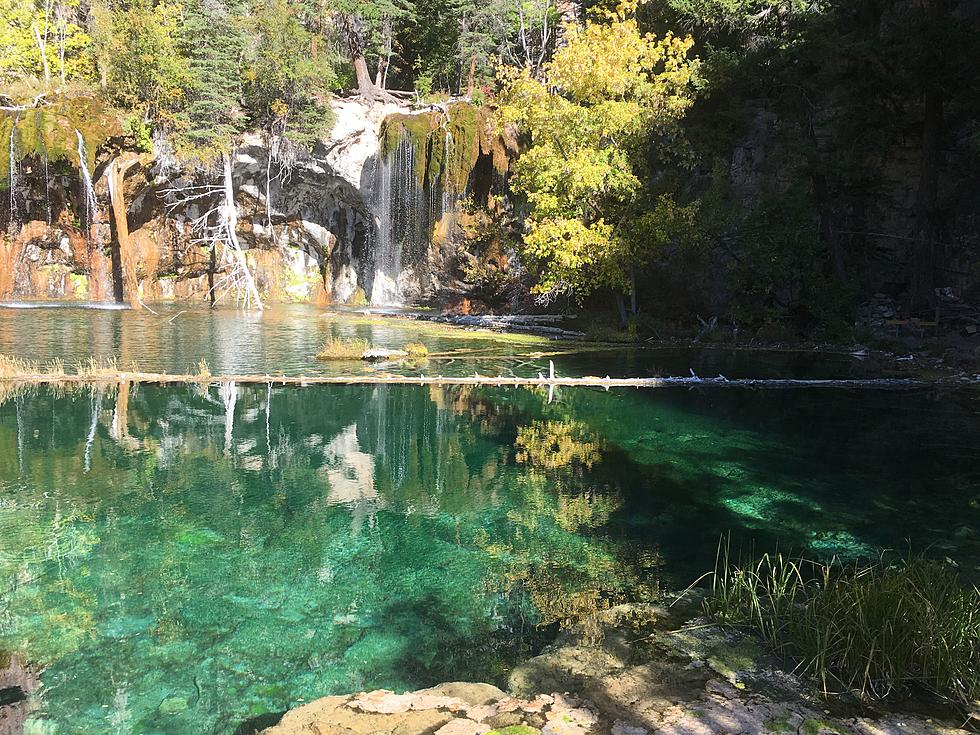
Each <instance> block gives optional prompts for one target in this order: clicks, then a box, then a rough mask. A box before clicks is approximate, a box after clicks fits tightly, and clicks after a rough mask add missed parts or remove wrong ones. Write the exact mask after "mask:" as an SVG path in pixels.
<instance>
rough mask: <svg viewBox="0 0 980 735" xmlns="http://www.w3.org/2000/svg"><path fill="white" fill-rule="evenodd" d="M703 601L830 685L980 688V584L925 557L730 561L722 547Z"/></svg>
mask: <svg viewBox="0 0 980 735" xmlns="http://www.w3.org/2000/svg"><path fill="white" fill-rule="evenodd" d="M709 576H710V577H711V578H712V584H711V593H710V594H709V595H708V596H707V597H706V598H705V600H704V611H705V613H706V614H707V615H708V617H710V618H711V619H713V620H715V621H717V622H720V623H724V624H729V625H736V626H740V627H743V628H748V629H750V630H752V631H754V632H755V633H757V634H758V635H760V636H761V637H762V638H763V639H764V640H765V641H766V643H767V644H768V645H769V646H770V647H771V648H772V650H773V651H774V652H775V653H777V654H779V655H781V656H783V657H785V658H786V659H788V660H790V661H792V662H794V663H795V664H796V667H797V671H799V672H801V673H803V674H804V675H807V676H810V677H812V678H814V679H815V680H817V681H818V682H819V683H820V685H821V687H822V688H823V691H824V693H825V694H829V693H831V692H840V691H844V690H846V691H852V692H855V693H857V694H858V695H859V696H860V697H861V698H866V699H883V698H885V697H888V696H890V695H893V694H905V693H907V692H908V690H909V689H910V688H911V687H920V688H921V689H923V690H925V691H927V692H930V693H932V694H934V695H936V696H938V697H940V698H942V699H944V700H947V701H951V702H954V703H957V704H961V705H969V703H970V702H973V701H975V700H977V699H978V698H980V590H978V589H977V587H971V586H968V585H965V584H964V583H962V582H961V581H960V579H959V578H958V576H957V575H956V574H955V573H954V572H953V571H951V570H950V569H949V568H948V567H947V566H945V565H942V564H939V563H937V562H934V561H930V560H928V559H925V558H924V557H909V558H901V559H896V560H889V559H887V558H885V557H882V558H881V559H879V560H877V561H875V562H873V563H869V564H864V565H860V564H850V565H845V564H841V563H838V562H831V563H828V564H820V563H816V562H811V561H806V560H803V559H793V558H790V557H787V556H784V555H782V554H778V553H777V554H771V555H770V554H766V555H764V556H762V557H761V558H760V559H758V560H757V561H754V562H752V563H748V564H745V563H735V564H731V563H729V557H728V548H727V545H725V546H724V547H723V548H721V549H720V550H719V555H718V562H717V564H716V566H715V571H714V572H713V573H712V574H711V575H709Z"/></svg>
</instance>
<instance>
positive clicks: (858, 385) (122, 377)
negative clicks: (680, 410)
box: [0, 370, 980, 390]
mask: <svg viewBox="0 0 980 735" xmlns="http://www.w3.org/2000/svg"><path fill="white" fill-rule="evenodd" d="M978 382H980V381H978V380H975V379H973V380H971V379H947V380H939V381H936V380H929V381H927V380H919V379H915V378H867V379H860V378H859V379H852V378H840V379H829V378H828V379H818V380H806V379H795V378H771V379H770V378H735V379H732V380H729V379H728V378H725V377H724V376H718V377H716V378H700V377H697V376H693V375H692V376H690V377H666V378H610V377H604V378H600V377H594V376H589V377H584V378H565V377H558V376H556V375H554V374H551V375H548V376H544V375H538V376H537V377H534V378H522V377H517V376H501V375H498V376H488V375H479V374H477V373H475V374H473V375H467V376H442V375H435V376H433V375H417V376H413V375H390V374H380V375H270V374H265V375H222V376H217V375H195V374H187V375H175V374H170V373H146V372H136V371H112V370H105V371H100V372H99V373H97V374H95V375H71V374H45V373H36V374H31V373H25V374H19V375H16V376H9V377H3V378H0V385H4V384H6V385H8V386H11V385H46V384H47V385H65V386H68V385H99V384H112V383H116V384H118V383H157V384H161V385H169V384H174V385H176V384H185V385H195V384H196V385H215V384H217V385H221V384H227V383H237V384H240V385H270V384H276V385H303V386H306V385H499V386H528V387H544V388H548V387H559V386H561V387H565V386H567V387H575V386H580V387H587V388H850V389H864V390H869V389H870V390H910V389H916V388H925V387H950V388H951V387H963V386H967V385H977V383H978Z"/></svg>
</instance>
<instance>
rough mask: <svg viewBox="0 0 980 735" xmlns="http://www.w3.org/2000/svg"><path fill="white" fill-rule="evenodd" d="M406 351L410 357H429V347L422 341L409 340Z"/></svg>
mask: <svg viewBox="0 0 980 735" xmlns="http://www.w3.org/2000/svg"><path fill="white" fill-rule="evenodd" d="M404 349H405V352H407V353H408V356H409V357H428V356H429V348H428V347H426V346H425V345H424V344H422V343H421V342H409V343H408V344H407V345H405V348H404Z"/></svg>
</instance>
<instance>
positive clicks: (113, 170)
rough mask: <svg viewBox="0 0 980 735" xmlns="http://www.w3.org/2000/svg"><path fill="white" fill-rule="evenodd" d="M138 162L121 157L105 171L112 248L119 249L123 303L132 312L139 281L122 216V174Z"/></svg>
mask: <svg viewBox="0 0 980 735" xmlns="http://www.w3.org/2000/svg"><path fill="white" fill-rule="evenodd" d="M137 163H139V157H138V156H135V155H132V154H124V155H122V156H119V157H117V158H115V159H113V160H112V162H111V163H110V164H109V168H108V169H107V170H106V178H107V179H108V182H109V202H110V203H111V205H112V219H113V223H114V225H115V231H116V247H117V249H118V250H119V270H120V274H119V275H120V277H121V280H122V296H123V300H124V301H125V302H126V303H127V304H129V305H130V307H132V308H133V309H138V308H140V306H141V303H140V297H139V278H138V277H137V275H136V269H137V265H138V264H137V254H136V249H135V247H134V246H133V240H132V238H131V237H130V236H129V221H128V219H127V214H126V197H125V192H124V191H123V180H124V179H125V177H126V172H127V171H128V170H129V169H131V168H132V167H133V166H135V165H136V164H137Z"/></svg>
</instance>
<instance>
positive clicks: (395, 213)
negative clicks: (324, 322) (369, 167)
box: [371, 139, 419, 306]
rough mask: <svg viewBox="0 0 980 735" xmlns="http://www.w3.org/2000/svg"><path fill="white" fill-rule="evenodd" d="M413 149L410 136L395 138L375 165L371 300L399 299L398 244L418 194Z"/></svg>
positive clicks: (392, 302)
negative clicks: (375, 226) (375, 227)
mask: <svg viewBox="0 0 980 735" xmlns="http://www.w3.org/2000/svg"><path fill="white" fill-rule="evenodd" d="M418 189H419V186H418V180H417V179H416V176H415V150H414V148H413V146H412V142H411V140H407V139H403V140H401V141H399V143H398V145H397V146H396V147H395V150H393V151H391V152H389V154H388V155H387V156H385V158H384V159H383V160H382V161H381V163H380V166H379V167H378V192H377V218H378V236H377V241H376V242H375V247H374V285H373V286H372V288H371V303H372V304H386V305H394V306H399V305H401V303H402V295H401V288H400V287H399V284H398V277H399V275H401V272H402V248H403V246H404V239H405V234H406V233H405V227H404V223H405V219H406V214H408V213H409V212H412V211H413V210H414V209H415V208H416V206H417V203H416V201H415V200H416V199H417V198H418V194H419V192H418Z"/></svg>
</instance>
